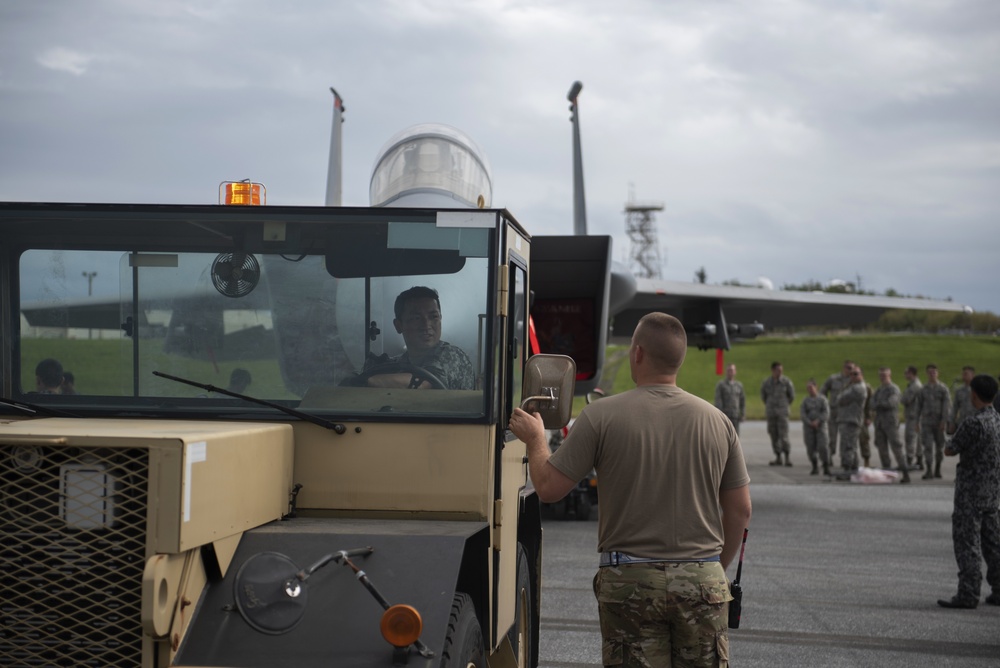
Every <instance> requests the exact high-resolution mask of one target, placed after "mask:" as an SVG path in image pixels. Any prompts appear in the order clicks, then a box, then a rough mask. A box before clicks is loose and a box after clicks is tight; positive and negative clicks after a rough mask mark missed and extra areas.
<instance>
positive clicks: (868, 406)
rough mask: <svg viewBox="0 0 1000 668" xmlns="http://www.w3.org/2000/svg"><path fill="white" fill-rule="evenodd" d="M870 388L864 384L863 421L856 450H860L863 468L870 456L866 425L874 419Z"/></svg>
mask: <svg viewBox="0 0 1000 668" xmlns="http://www.w3.org/2000/svg"><path fill="white" fill-rule="evenodd" d="M874 394H875V393H874V391H872V386H871V385H869V384H868V383H865V395H866V396H865V410H864V419H863V420H862V421H861V430H860V431H859V432H858V448H859V449H860V450H861V457H862V459H864V462H865V466H868V460H869V459H871V456H872V437H871V434H869V433H868V425H870V424H871V423H872V421H873V418H874V417H875V410H874V408H873V406H872V395H874Z"/></svg>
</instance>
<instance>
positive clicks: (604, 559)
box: [600, 551, 720, 568]
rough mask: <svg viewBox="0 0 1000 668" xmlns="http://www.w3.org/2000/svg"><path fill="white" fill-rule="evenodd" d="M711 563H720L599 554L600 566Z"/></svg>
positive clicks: (627, 554)
mask: <svg viewBox="0 0 1000 668" xmlns="http://www.w3.org/2000/svg"><path fill="white" fill-rule="evenodd" d="M706 561H707V562H712V561H720V559H719V557H717V556H715V557H709V558H708V559H660V558H657V557H654V558H647V557H634V556H632V555H631V554H629V553H627V552H615V551H612V552H601V563H600V566H601V567H602V568H603V567H604V566H618V565H619V564H661V563H671V564H689V563H700V562H706Z"/></svg>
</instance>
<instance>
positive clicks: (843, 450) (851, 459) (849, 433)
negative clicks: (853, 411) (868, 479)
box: [837, 422, 861, 471]
mask: <svg viewBox="0 0 1000 668" xmlns="http://www.w3.org/2000/svg"><path fill="white" fill-rule="evenodd" d="M837 430H838V431H839V432H840V465H841V466H842V467H844V469H845V470H848V471H852V470H854V469H856V468H858V440H859V438H860V437H861V425H857V424H853V423H851V422H838V423H837Z"/></svg>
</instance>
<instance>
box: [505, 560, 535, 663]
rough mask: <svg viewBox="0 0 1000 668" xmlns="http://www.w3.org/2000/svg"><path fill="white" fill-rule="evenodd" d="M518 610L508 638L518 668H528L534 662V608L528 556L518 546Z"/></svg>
mask: <svg viewBox="0 0 1000 668" xmlns="http://www.w3.org/2000/svg"><path fill="white" fill-rule="evenodd" d="M516 604H517V610H516V611H515V613H514V626H513V627H512V628H511V629H510V631H509V632H508V634H507V637H508V638H509V639H510V646H511V647H513V648H514V656H516V657H517V666H518V668H528V667H529V666H531V665H532V664H531V662H532V647H531V640H532V636H531V632H532V629H533V627H534V625H533V624H532V621H533V615H534V607H532V604H531V570H530V569H529V568H528V555H527V553H526V552H525V551H524V547H523V546H522V545H521V544H520V543H518V544H517V603H516Z"/></svg>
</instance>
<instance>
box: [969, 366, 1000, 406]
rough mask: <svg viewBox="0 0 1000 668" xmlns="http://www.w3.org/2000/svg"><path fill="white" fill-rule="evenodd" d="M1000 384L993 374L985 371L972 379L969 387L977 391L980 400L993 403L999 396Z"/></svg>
mask: <svg viewBox="0 0 1000 668" xmlns="http://www.w3.org/2000/svg"><path fill="white" fill-rule="evenodd" d="M998 386H1000V384H998V383H997V381H996V379H995V378H994V377H993V376H990V375H988V374H985V373H981V374H979V375H978V376H976V377H975V378H973V379H972V382H970V383H969V389H971V390H972V391H973V392H975V393H976V396H977V397H979V399H980V401H983V402H985V403H987V404H988V403H992V402H993V400H994V399H996V397H997V387H998Z"/></svg>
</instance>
